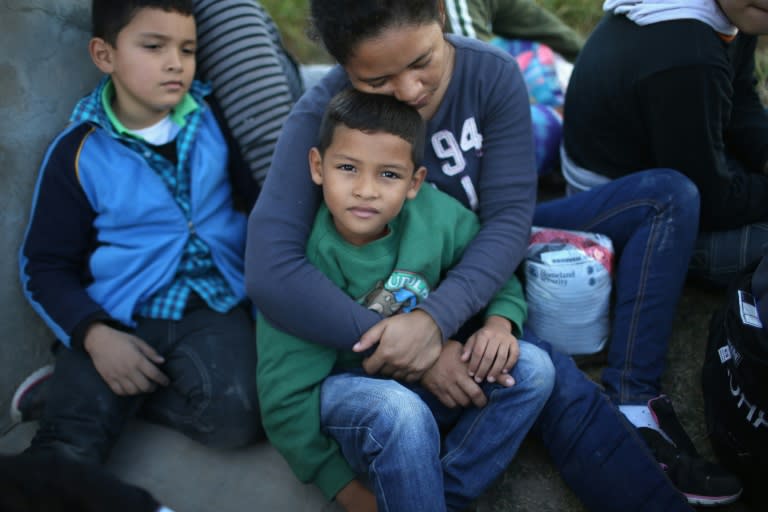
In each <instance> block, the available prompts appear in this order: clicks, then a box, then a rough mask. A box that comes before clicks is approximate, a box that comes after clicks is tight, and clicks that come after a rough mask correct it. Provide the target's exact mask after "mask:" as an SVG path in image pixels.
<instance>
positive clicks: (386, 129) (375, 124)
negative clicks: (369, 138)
mask: <svg viewBox="0 0 768 512" xmlns="http://www.w3.org/2000/svg"><path fill="white" fill-rule="evenodd" d="M339 124H343V125H344V126H346V127H347V128H351V129H353V130H360V131H362V132H366V133H376V132H379V133H381V132H383V133H389V134H392V135H397V136H398V137H400V138H401V139H403V140H405V141H406V142H408V143H409V144H410V145H411V157H412V159H413V164H414V166H415V167H417V166H419V165H420V164H421V160H422V158H423V157H424V137H425V127H424V121H423V120H422V119H421V116H420V115H419V112H418V111H417V110H416V109H415V108H413V107H411V106H410V105H408V104H406V103H403V102H402V101H400V100H397V99H395V97H394V96H387V95H384V94H369V93H364V92H360V91H358V90H356V89H351V88H350V89H346V90H343V91H341V92H340V93H338V94H337V95H336V96H334V97H333V99H331V101H330V103H328V107H327V108H326V109H325V115H323V120H322V122H321V123H320V131H319V133H318V142H317V148H318V150H319V151H320V153H321V154H322V153H325V150H326V149H328V146H330V145H331V143H332V142H333V132H334V130H335V129H336V127H337V126H338V125H339Z"/></svg>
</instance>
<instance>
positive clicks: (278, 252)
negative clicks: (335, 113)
mask: <svg viewBox="0 0 768 512" xmlns="http://www.w3.org/2000/svg"><path fill="white" fill-rule="evenodd" d="M346 85H347V79H346V75H345V74H344V71H343V70H342V69H341V68H338V67H337V68H335V69H334V70H332V71H331V72H330V74H329V76H326V77H325V78H324V79H323V81H322V82H321V83H320V84H318V86H316V87H315V88H313V89H311V90H310V91H307V93H305V94H304V96H302V98H301V99H300V100H299V102H298V103H297V104H296V106H295V108H294V110H293V112H292V113H291V115H290V116H289V117H288V119H287V120H286V123H285V125H284V126H283V129H282V132H281V134H280V138H279V139H278V142H277V146H276V148H275V153H274V155H273V158H272V165H271V167H270V171H269V173H268V175H267V179H266V181H265V182H264V188H263V189H262V191H261V194H260V195H259V199H258V201H257V202H256V205H255V207H254V209H253V211H252V212H251V215H250V218H249V221H248V239H247V244H246V254H245V281H246V288H247V291H248V295H249V296H250V297H251V299H252V300H253V302H254V304H255V305H256V307H257V308H258V309H259V311H260V312H261V313H262V314H263V315H264V316H265V317H267V318H268V319H269V320H270V321H271V322H272V323H273V324H274V325H275V326H276V327H278V328H279V329H281V330H284V331H286V332H288V333H290V334H292V335H294V336H296V337H299V338H302V339H306V340H310V341H313V342H316V343H320V344H323V345H326V346H329V347H334V348H342V349H347V350H349V349H350V348H351V347H352V345H353V344H354V343H355V342H356V341H357V340H358V339H359V338H360V336H361V335H362V333H363V332H365V331H366V330H367V329H369V328H370V327H371V326H373V325H374V324H375V323H376V322H377V321H378V320H379V319H380V317H379V315H377V314H376V313H374V312H372V311H369V310H367V309H365V308H364V307H362V306H360V305H359V304H357V303H356V302H355V301H354V300H352V299H351V298H349V297H348V296H347V295H346V294H345V293H344V292H343V291H341V290H340V289H339V288H338V287H337V286H335V285H334V284H333V283H332V282H331V281H330V280H329V279H328V278H327V277H326V276H325V275H324V274H323V273H322V272H320V271H319V270H318V269H317V268H316V267H315V266H313V265H312V264H311V263H310V262H309V261H308V260H307V257H306V244H307V240H308V238H309V233H310V231H311V229H312V223H313V220H314V217H315V214H316V213H317V208H318V206H319V204H320V199H321V195H320V189H319V187H317V186H316V185H315V184H314V183H312V180H311V179H310V175H309V166H308V163H307V162H308V156H307V155H308V153H309V149H310V147H312V146H313V145H314V143H315V140H316V137H317V131H318V128H319V125H320V120H321V117H322V113H323V111H324V110H325V107H326V104H327V103H328V101H329V100H330V98H331V97H332V96H333V94H334V93H335V92H337V91H338V90H340V89H341V88H342V87H345V86H346Z"/></svg>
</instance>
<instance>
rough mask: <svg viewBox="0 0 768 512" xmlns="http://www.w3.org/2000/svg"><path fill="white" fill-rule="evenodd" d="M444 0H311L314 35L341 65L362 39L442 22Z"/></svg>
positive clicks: (312, 32) (312, 35)
mask: <svg viewBox="0 0 768 512" xmlns="http://www.w3.org/2000/svg"><path fill="white" fill-rule="evenodd" d="M439 4H440V0H311V1H310V11H311V18H312V28H311V29H310V35H311V37H313V38H315V39H320V40H321V41H322V42H323V46H325V49H326V50H327V51H328V53H330V54H331V56H332V57H333V58H334V59H336V60H337V61H338V62H339V63H340V64H341V65H344V64H345V63H346V62H347V60H348V59H349V58H350V57H351V56H352V55H353V54H354V53H355V49H356V48H357V45H358V44H360V42H362V41H364V40H366V39H370V38H372V37H375V36H378V35H379V34H381V33H382V32H383V31H384V30H386V29H388V28H391V27H403V26H411V25H423V24H428V23H431V22H437V23H441V18H440V16H441V11H440V7H439Z"/></svg>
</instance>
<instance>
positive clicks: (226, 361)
mask: <svg viewBox="0 0 768 512" xmlns="http://www.w3.org/2000/svg"><path fill="white" fill-rule="evenodd" d="M192 300H194V301H195V302H194V303H192V304H190V305H188V307H187V310H186V312H185V314H184V318H182V319H181V320H179V321H174V320H155V319H148V318H142V319H139V320H138V326H137V328H136V331H135V333H134V334H135V335H136V336H138V337H139V338H141V339H142V340H144V341H145V342H146V343H148V344H149V345H151V346H152V347H153V348H154V349H155V350H157V352H159V353H160V354H161V355H162V356H163V357H164V358H165V363H163V364H162V365H160V370H161V371H162V372H164V373H165V374H166V375H167V376H168V377H169V378H170V380H171V384H169V385H168V386H167V387H159V388H158V389H157V390H156V391H155V392H153V393H150V394H141V395H134V396H119V395H116V394H115V393H113V392H112V390H111V389H110V388H109V386H107V384H106V383H105V382H104V380H103V379H102V378H101V376H100V375H99V373H98V372H97V371H96V368H95V367H94V365H93V363H92V362H91V358H90V357H89V356H88V354H87V353H85V352H84V351H79V350H69V349H66V348H64V347H63V346H60V347H59V350H58V351H57V355H56V370H55V372H54V374H53V377H52V381H51V385H50V389H49V393H48V396H47V398H46V402H45V408H44V410H43V416H42V418H41V420H40V427H39V428H38V431H37V433H36V434H35V437H34V438H33V439H32V443H31V445H30V448H29V449H28V450H29V451H30V452H34V453H56V454H59V455H63V456H65V457H69V458H72V459H76V460H80V461H83V462H90V463H97V464H98V463H101V462H104V461H105V460H106V458H107V457H108V455H109V452H110V450H111V448H112V446H113V445H114V444H115V442H116V441H117V439H118V436H119V435H120V432H121V431H122V429H123V426H124V425H125V423H126V421H127V420H128V419H129V418H130V417H131V416H133V415H134V414H135V413H137V412H138V413H139V414H141V415H142V416H143V417H145V418H147V419H149V420H151V421H154V422H157V423H160V424H163V425H166V426H169V427H171V428H174V429H176V430H179V431H181V432H182V433H183V434H185V435H187V436H188V437H191V438H192V439H195V440H197V441H199V442H201V443H203V444H207V445H211V446H217V447H222V448H231V447H236V446H242V445H245V444H247V443H248V442H250V441H252V440H253V439H254V438H255V437H256V436H257V435H260V433H261V422H260V418H259V410H258V401H257V395H256V379H255V372H256V343H255V335H254V328H253V322H252V320H251V317H250V313H249V312H248V311H246V308H244V307H237V308H234V309H233V310H232V311H230V312H229V313H226V314H221V313H217V312H215V311H213V310H211V309H209V308H208V307H207V306H205V305H204V304H203V303H202V301H201V300H199V299H197V300H195V299H192Z"/></svg>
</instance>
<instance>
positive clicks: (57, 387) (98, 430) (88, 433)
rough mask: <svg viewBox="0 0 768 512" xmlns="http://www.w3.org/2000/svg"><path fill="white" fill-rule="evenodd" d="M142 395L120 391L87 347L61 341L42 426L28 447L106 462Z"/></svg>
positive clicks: (41, 420) (41, 421)
mask: <svg viewBox="0 0 768 512" xmlns="http://www.w3.org/2000/svg"><path fill="white" fill-rule="evenodd" d="M141 400H142V397H140V396H134V397H129V396H118V395H116V394H115V393H113V392H112V390H111V389H110V388H109V386H108V385H107V384H106V382H104V379H102V377H101V375H99V373H98V372H97V371H96V368H95V367H94V365H93V363H92V362H91V358H90V357H89V356H88V354H87V353H85V352H83V351H79V350H71V349H68V348H66V347H64V346H59V347H57V353H56V368H55V370H54V373H53V376H52V377H51V378H50V384H49V385H48V390H47V396H46V400H45V405H44V408H43V415H42V418H41V419H40V426H39V428H38V430H37V433H36V434H35V436H34V438H33V439H32V442H31V444H30V447H29V448H28V449H27V452H29V453H32V454H55V455H61V456H63V457H68V458H71V459H75V460H78V461H81V462H87V463H94V464H100V463H103V462H104V461H105V460H106V458H107V456H108V455H109V451H110V450H111V449H112V447H113V446H114V444H115V442H116V441H117V438H118V436H119V435H120V432H121V431H122V429H123V426H124V425H125V422H126V420H127V419H128V418H129V417H131V415H132V414H133V413H134V412H135V410H136V409H137V408H138V407H139V405H140V403H141Z"/></svg>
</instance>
